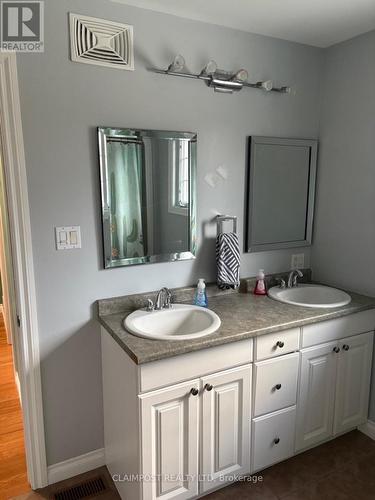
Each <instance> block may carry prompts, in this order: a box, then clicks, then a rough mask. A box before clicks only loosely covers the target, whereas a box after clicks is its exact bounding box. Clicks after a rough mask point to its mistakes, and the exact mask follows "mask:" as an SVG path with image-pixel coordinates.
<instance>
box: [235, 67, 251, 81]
mask: <svg viewBox="0 0 375 500" xmlns="http://www.w3.org/2000/svg"><path fill="white" fill-rule="evenodd" d="M248 77H249V73H248V72H247V71H246V69H240V70H238V71H237V73H236V74H235V75H234V80H237V81H239V82H246V80H247V79H248Z"/></svg>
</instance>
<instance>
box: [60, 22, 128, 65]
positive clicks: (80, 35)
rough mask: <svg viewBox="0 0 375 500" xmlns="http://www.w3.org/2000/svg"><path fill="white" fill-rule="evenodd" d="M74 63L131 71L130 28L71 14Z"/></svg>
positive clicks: (71, 43) (71, 46)
mask: <svg viewBox="0 0 375 500" xmlns="http://www.w3.org/2000/svg"><path fill="white" fill-rule="evenodd" d="M69 18H70V48H71V58H72V61H74V62H81V63H86V64H96V65H99V66H108V67H110V68H119V69H127V70H131V71H133V70H134V45H133V26H130V25H129V24H122V23H117V22H114V21H106V20H104V19H98V18H96V17H88V16H81V15H80V14H73V13H70V15H69Z"/></svg>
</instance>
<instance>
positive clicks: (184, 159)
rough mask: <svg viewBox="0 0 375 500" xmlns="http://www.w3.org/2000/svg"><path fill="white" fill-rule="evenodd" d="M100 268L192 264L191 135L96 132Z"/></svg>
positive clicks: (193, 149)
mask: <svg viewBox="0 0 375 500" xmlns="http://www.w3.org/2000/svg"><path fill="white" fill-rule="evenodd" d="M98 138H99V162H100V178H101V202H102V221H103V248H104V266H105V268H113V267H119V266H129V265H134V264H145V263H152V262H165V261H176V260H186V259H193V258H194V257H195V252H196V214H195V210H196V186H195V177H196V163H197V134H195V133H191V132H168V131H160V130H135V129H117V128H108V127H99V128H98Z"/></svg>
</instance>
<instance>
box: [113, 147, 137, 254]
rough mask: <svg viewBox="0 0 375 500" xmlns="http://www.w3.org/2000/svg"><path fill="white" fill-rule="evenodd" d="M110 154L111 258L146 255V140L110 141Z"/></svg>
mask: <svg viewBox="0 0 375 500" xmlns="http://www.w3.org/2000/svg"><path fill="white" fill-rule="evenodd" d="M107 155H108V168H109V172H108V174H109V175H108V179H109V184H110V192H111V206H110V231H111V249H112V259H114V260H116V259H129V258H134V257H144V256H145V255H146V248H145V247H146V242H145V240H144V238H145V235H146V231H145V227H144V226H145V224H144V221H143V220H142V204H143V185H144V146H143V143H141V142H140V143H135V142H125V141H109V142H108V143H107Z"/></svg>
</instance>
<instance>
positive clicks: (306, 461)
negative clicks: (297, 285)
mask: <svg viewBox="0 0 375 500" xmlns="http://www.w3.org/2000/svg"><path fill="white" fill-rule="evenodd" d="M104 470H105V469H104ZM93 473H95V471H92V472H91V473H88V474H93ZM257 475H259V476H260V475H261V476H263V481H262V482H259V483H258V484H256V485H253V484H249V483H236V484H233V485H231V486H228V487H226V488H224V489H222V490H220V491H217V492H214V493H211V494H210V495H208V496H206V497H204V498H205V500H206V499H207V500H231V499H235V500H242V499H244V500H245V499H246V500H280V499H282V500H375V441H372V440H371V439H370V438H368V437H367V436H365V435H364V434H362V433H361V432H359V431H353V432H350V433H348V434H345V435H344V436H341V437H339V438H337V439H334V440H333V441H330V442H329V443H325V444H323V445H321V446H319V447H317V448H314V449H313V450H309V451H306V452H305V453H302V454H301V455H298V456H296V457H293V458H290V459H289V460H286V461H285V462H282V463H280V464H277V465H274V466H273V467H270V468H269V469H266V470H265V471H264V472H263V473H258V474H257ZM86 477H87V475H86V474H83V475H82V476H79V479H80V480H82V478H86ZM71 481H72V480H70V482H71ZM61 484H62V483H61ZM52 490H53V488H52V487H49V488H47V489H46V490H44V492H42V491H40V492H39V493H30V494H29V495H23V496H21V497H17V500H45V499H48V500H50V499H51V498H52V497H51V496H50V495H51V493H52ZM97 498H98V500H118V499H119V497H118V495H117V493H116V492H115V491H113V492H112V493H109V494H108V495H106V496H105V497H104V496H98V497H97ZM127 500H134V499H127Z"/></svg>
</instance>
